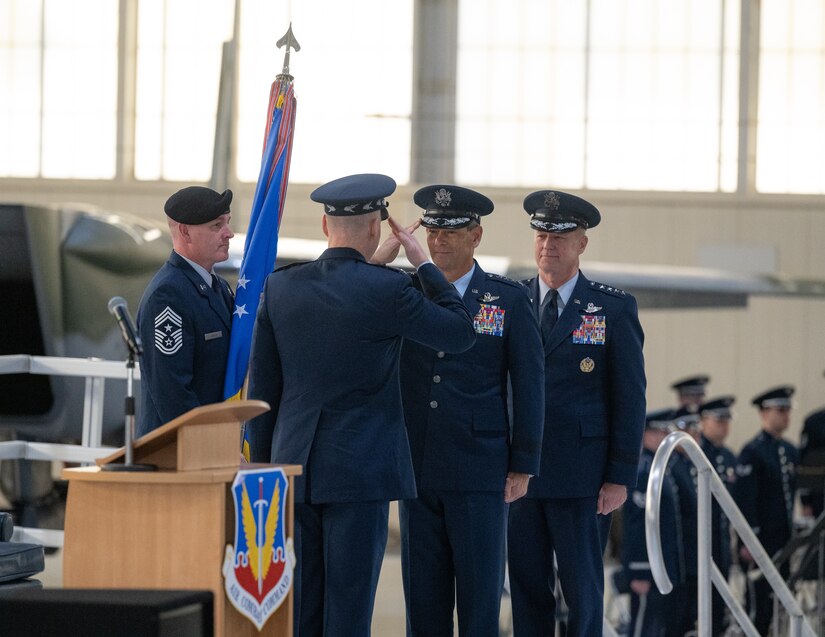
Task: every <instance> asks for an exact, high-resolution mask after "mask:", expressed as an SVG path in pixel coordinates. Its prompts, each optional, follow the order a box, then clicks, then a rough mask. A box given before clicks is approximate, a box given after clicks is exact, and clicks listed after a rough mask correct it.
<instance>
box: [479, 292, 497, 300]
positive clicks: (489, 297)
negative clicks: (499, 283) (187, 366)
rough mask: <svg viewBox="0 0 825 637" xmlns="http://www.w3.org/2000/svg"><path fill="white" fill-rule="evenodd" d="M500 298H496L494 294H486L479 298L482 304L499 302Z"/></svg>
mask: <svg viewBox="0 0 825 637" xmlns="http://www.w3.org/2000/svg"><path fill="white" fill-rule="evenodd" d="M499 298H501V297H498V296H494V295H493V294H490V293H489V292H485V293H484V295H483V296H480V297H478V300H479V301H481V302H482V303H492V302H493V301H497V300H498V299H499Z"/></svg>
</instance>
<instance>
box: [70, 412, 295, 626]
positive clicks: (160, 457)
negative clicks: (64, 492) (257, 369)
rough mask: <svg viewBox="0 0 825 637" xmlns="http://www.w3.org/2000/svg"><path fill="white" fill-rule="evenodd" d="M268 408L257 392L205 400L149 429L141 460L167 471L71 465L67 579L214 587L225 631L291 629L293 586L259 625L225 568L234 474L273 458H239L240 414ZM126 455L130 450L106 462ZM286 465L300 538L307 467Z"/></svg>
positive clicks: (137, 451) (290, 522)
mask: <svg viewBox="0 0 825 637" xmlns="http://www.w3.org/2000/svg"><path fill="white" fill-rule="evenodd" d="M267 409H269V405H267V404H266V403H265V402H262V401H258V400H243V401H232V402H226V403H219V404H214V405H205V406H203V407H198V408H196V409H193V410H191V411H189V412H187V413H185V414H183V415H182V416H180V417H179V418H176V419H175V420H173V421H171V422H169V423H167V424H165V425H163V426H162V427H160V428H158V429H156V430H155V431H152V432H150V433H148V434H146V435H145V436H142V437H141V438H140V439H138V440H136V441H135V444H134V462H135V463H149V464H154V465H157V467H158V471H154V472H128V471H101V470H100V468H99V467H83V468H79V469H65V470H64V471H63V478H64V479H66V480H68V481H69V496H68V502H67V510H66V524H65V535H64V547H63V586H64V587H66V588H134V589H138V588H148V589H156V588H171V589H209V590H211V591H212V592H213V593H214V608H215V635H216V636H218V637H220V636H226V637H238V636H247V635H248V636H249V637H257V636H258V635H261V636H271V637H274V636H276V635H277V636H278V637H283V636H284V635H286V636H291V635H292V617H293V593H292V591H290V593H289V595H288V597H287V599H286V600H285V601H284V603H283V604H282V605H281V607H280V608H278V610H277V611H276V612H275V614H273V615H272V616H271V617H270V618H269V621H268V622H267V623H266V624H265V625H264V627H263V629H262V630H261V632H260V633H259V632H258V630H257V628H256V627H255V625H254V624H253V623H252V622H251V621H249V619H247V618H246V617H244V616H243V615H241V614H240V613H238V611H237V610H235V607H234V606H232V604H231V603H230V602H229V600H228V599H227V598H226V593H225V592H224V582H223V575H222V574H221V566H222V564H223V559H224V551H225V548H226V545H227V544H229V545H232V544H233V542H234V533H235V515H234V505H233V500H232V494H231V493H230V488H231V486H232V481H233V480H234V478H235V474H236V473H237V471H238V470H239V469H243V468H255V467H256V466H258V467H261V466H269V465H244V466H239V464H240V452H239V441H240V423H241V422H242V421H244V420H248V419H249V418H252V417H254V416H256V415H258V414H260V413H263V412H265V411H266V410H267ZM123 458H124V450H123V449H121V450H119V451H117V452H116V453H114V454H112V455H111V456H108V457H107V458H103V459H100V460H98V461H97V463H98V465H102V464H107V463H110V462H123ZM281 468H282V469H283V470H284V473H285V474H286V475H287V478H288V480H289V490H288V502H287V520H286V525H287V526H286V531H287V536H288V537H293V536H294V514H293V500H292V493H293V481H294V476H296V475H300V474H301V467H300V466H298V465H285V466H281Z"/></svg>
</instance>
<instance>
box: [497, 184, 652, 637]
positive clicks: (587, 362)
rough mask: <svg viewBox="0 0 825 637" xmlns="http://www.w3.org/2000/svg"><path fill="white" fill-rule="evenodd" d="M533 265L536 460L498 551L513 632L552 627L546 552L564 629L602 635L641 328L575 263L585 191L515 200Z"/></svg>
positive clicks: (635, 413)
mask: <svg viewBox="0 0 825 637" xmlns="http://www.w3.org/2000/svg"><path fill="white" fill-rule="evenodd" d="M524 209H525V210H526V211H527V212H528V214H530V217H531V221H530V225H531V227H532V228H533V229H534V230H535V256H536V263H537V265H538V268H539V273H538V276H537V277H536V278H533V279H530V280H529V281H527V282H526V283H527V287H528V289H529V292H530V296H531V298H532V300H533V308H534V311H535V312H536V315H537V316H538V317H539V325H540V328H541V333H542V337H543V341H544V348H543V352H544V356H545V359H544V360H545V363H544V376H545V415H544V436H543V442H542V456H541V468H540V469H539V474H538V476H537V477H535V478H533V479H532V480H530V487H529V489H528V491H527V497H525V498H522V499H521V500H518V501H516V502H514V503H513V504H512V505H510V518H509V530H508V550H509V566H510V587H511V595H512V601H513V627H514V633H515V635H516V637H525V636H529V635H552V634H554V614H555V600H554V597H553V588H554V582H555V577H554V574H553V553H554V551H555V556H556V560H557V561H558V571H559V580H560V582H561V589H562V593H563V594H564V599H565V601H566V602H567V605H568V606H569V609H570V612H569V625H568V634H569V635H577V636H582V635H591V636H593V637H601V634H602V615H603V595H604V567H603V563H602V555H603V553H604V547H605V544H606V543H607V535H608V529H609V526H610V518H609V514H610V513H611V512H612V511H614V510H615V509H617V508H618V507H620V506H621V505H622V503H624V501H625V499H626V498H627V488H628V487H632V486H633V485H635V484H636V473H637V469H638V464H639V454H640V450H641V437H642V431H643V429H644V422H645V386H646V381H645V373H644V360H643V357H642V342H643V338H644V337H643V333H642V328H641V325H640V324H639V319H638V316H637V310H636V301H635V299H634V298H633V297H632V296H631V295H630V294H628V293H626V292H625V291H623V290H620V289H618V288H615V287H613V286H611V285H607V284H604V283H596V282H595V281H589V280H588V279H587V278H586V277H585V276H584V274H582V273H581V272H580V271H579V256H580V255H581V254H582V253H583V252H584V250H585V248H586V247H587V235H586V231H587V229H588V228H593V227H595V226H596V225H597V224H598V223H599V221H600V219H601V216H600V215H599V211H598V210H597V209H596V208H595V207H594V206H593V205H592V204H590V203H589V202H587V201H585V200H584V199H581V198H579V197H576V196H574V195H570V194H567V193H563V192H558V191H552V190H542V191H539V192H535V193H533V194H531V195H529V196H528V197H527V198H526V199H525V200H524Z"/></svg>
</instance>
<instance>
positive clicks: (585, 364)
mask: <svg viewBox="0 0 825 637" xmlns="http://www.w3.org/2000/svg"><path fill="white" fill-rule="evenodd" d="M595 367H596V363H594V362H593V359H592V358H590V357H589V356H588V357H587V358H583V359H582V362H581V363H579V369H580V370H582V371H583V372H584V373H585V374H589V373H590V372H592V371H593V369H595Z"/></svg>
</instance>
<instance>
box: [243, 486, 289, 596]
mask: <svg viewBox="0 0 825 637" xmlns="http://www.w3.org/2000/svg"><path fill="white" fill-rule="evenodd" d="M242 484H243V490H242V493H241V506H242V517H241V520H242V522H243V533H244V537H245V538H246V546H247V548H248V550H249V568H250V569H251V570H252V577H254V578H255V580H256V581H257V582H258V588H259V589H260V588H261V586H262V584H263V582H264V580H265V579H266V576H267V573H269V567H270V566H272V548H273V546H274V544H275V530H276V529H277V528H278V513H279V511H280V508H281V485H280V483H279V482H278V481H277V480H276V481H275V489H274V491H273V492H272V500H271V502H270V504H269V513H267V516H266V526H265V528H264V529H263V531H264V536H263V537H262V538H260V539H261V540H262V541H261V542H260V546H259V541H258V537H257V536H258V534H259V530H258V524H257V523H256V521H255V513H254V512H253V511H252V502H251V501H250V499H249V493H247V491H246V483H245V482H244V483H242ZM258 551H261V552H260V554H259V553H258ZM259 566H260V570H259Z"/></svg>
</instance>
